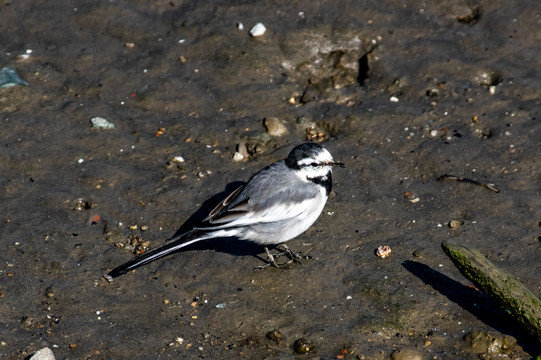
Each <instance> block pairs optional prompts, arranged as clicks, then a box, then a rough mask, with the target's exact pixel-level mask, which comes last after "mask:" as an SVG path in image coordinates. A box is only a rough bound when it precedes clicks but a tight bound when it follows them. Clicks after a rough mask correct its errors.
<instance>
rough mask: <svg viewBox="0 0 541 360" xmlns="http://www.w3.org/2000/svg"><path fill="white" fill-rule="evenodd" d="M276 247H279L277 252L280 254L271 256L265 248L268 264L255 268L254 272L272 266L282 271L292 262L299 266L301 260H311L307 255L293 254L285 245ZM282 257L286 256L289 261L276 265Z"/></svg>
mask: <svg viewBox="0 0 541 360" xmlns="http://www.w3.org/2000/svg"><path fill="white" fill-rule="evenodd" d="M278 247H281V248H280V249H279V250H280V251H281V252H279V253H276V254H274V255H273V254H271V252H270V251H269V249H268V248H267V247H266V246H265V252H266V253H267V257H268V259H269V262H268V263H266V264H265V265H261V266H257V267H255V268H254V270H263V269H265V268H267V267H269V266H274V267H275V268H277V269H284V268H286V265H289V264H291V263H292V262H295V263H297V264H301V261H300V260H301V259H312V257H311V256H309V255H308V253H309V252H308V253H307V254H306V255H301V253H299V252H293V251H291V249H290V248H289V247H288V246H287V245H285V244H280V245H279V246H278ZM282 255H286V256H287V257H288V258H289V260H288V261H286V262H285V263H284V264H281V265H280V264H278V263H277V262H276V259H278V258H279V257H280V256H282Z"/></svg>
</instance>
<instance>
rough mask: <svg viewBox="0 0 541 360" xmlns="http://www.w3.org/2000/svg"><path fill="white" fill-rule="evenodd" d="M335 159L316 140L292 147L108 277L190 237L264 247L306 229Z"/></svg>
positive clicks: (319, 207)
mask: <svg viewBox="0 0 541 360" xmlns="http://www.w3.org/2000/svg"><path fill="white" fill-rule="evenodd" d="M332 166H344V164H343V163H341V162H338V161H334V160H333V158H332V156H331V154H330V153H329V152H328V151H327V150H326V149H325V148H323V147H322V146H321V145H318V144H314V143H305V144H302V145H299V146H296V147H295V148H294V149H293V150H291V152H290V153H289V155H288V157H287V158H286V159H284V160H280V161H277V162H275V163H274V164H271V165H269V166H267V167H265V168H264V169H263V170H261V171H259V172H258V173H256V174H255V175H254V176H252V178H251V179H250V180H249V181H248V182H247V183H246V184H245V185H243V186H241V187H239V188H238V189H236V190H235V191H233V192H232V193H231V194H230V195H229V196H227V198H225V200H223V201H222V202H221V203H220V204H218V206H216V207H215V208H214V210H212V211H211V212H210V213H209V214H208V216H207V217H206V218H205V219H204V220H203V221H202V222H201V223H200V224H198V225H197V226H195V227H194V228H193V230H190V231H188V232H186V233H183V234H180V235H179V236H175V237H173V238H171V239H170V240H169V241H167V242H166V243H164V244H162V245H160V246H158V247H156V248H154V249H152V250H149V251H148V252H145V253H143V254H142V255H140V256H138V257H136V258H134V259H132V260H130V261H128V262H127V263H125V264H122V265H120V266H118V267H117V268H115V269H113V270H111V272H109V273H108V274H107V275H105V277H106V278H107V279H108V280H112V278H114V277H117V276H119V275H122V274H125V273H127V272H128V271H130V270H133V269H135V268H137V267H139V266H142V265H145V264H148V263H149V262H151V261H154V260H156V259H159V258H161V257H163V256H165V255H167V254H170V253H172V252H174V251H177V250H178V249H180V248H182V247H184V246H188V245H190V244H193V243H194V242H197V241H200V240H206V239H212V238H226V237H235V238H238V239H239V240H248V241H252V242H254V243H256V244H259V245H264V246H265V251H266V252H267V255H268V256H269V260H270V261H271V263H272V264H273V265H274V266H278V265H277V264H276V262H275V261H274V259H273V257H272V255H271V254H270V252H269V251H268V249H267V245H278V244H281V243H283V242H285V241H288V240H291V239H293V238H294V237H296V236H298V235H300V234H302V233H303V232H305V231H306V230H307V229H308V228H309V227H310V226H312V224H313V223H314V222H315V221H316V219H317V218H318V217H319V215H320V214H321V211H323V207H324V206H325V203H326V202H327V197H328V196H329V193H330V192H331V186H332V177H331V174H332Z"/></svg>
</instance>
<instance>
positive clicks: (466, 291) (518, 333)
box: [402, 260, 541, 354]
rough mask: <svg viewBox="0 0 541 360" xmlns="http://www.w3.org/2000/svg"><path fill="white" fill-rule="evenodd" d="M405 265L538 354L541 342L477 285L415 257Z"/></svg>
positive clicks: (525, 347) (531, 351)
mask: <svg viewBox="0 0 541 360" xmlns="http://www.w3.org/2000/svg"><path fill="white" fill-rule="evenodd" d="M402 265H403V266H404V267H405V268H406V270H408V271H409V272H411V273H412V274H413V275H415V276H417V277H418V278H419V279H421V280H422V281H423V282H424V283H425V284H427V285H430V286H432V287H433V288H434V289H435V290H436V291H438V292H439V293H440V294H442V295H445V296H446V297H447V298H448V299H449V300H451V301H452V302H454V303H456V304H458V305H459V306H460V307H461V308H463V309H464V310H467V311H468V312H470V313H471V314H473V315H474V316H475V317H477V318H478V319H479V320H481V321H482V322H483V323H485V324H487V325H488V326H490V327H492V328H494V329H496V330H497V331H499V332H500V333H502V334H508V335H511V336H513V337H515V338H516V339H517V342H518V343H519V345H520V346H522V347H523V348H524V350H526V351H527V352H528V353H530V354H536V353H538V352H539V351H541V344H539V343H538V342H537V341H536V340H535V339H534V338H533V337H532V336H530V335H529V334H525V332H524V329H522V328H521V327H520V325H519V324H518V322H517V321H516V320H515V319H514V318H513V317H512V316H511V315H510V314H508V313H507V312H505V311H504V310H502V309H501V308H500V307H499V306H498V305H497V304H495V303H494V302H493V301H492V300H491V299H490V298H489V297H488V296H486V295H485V294H483V293H482V292H480V291H479V290H477V289H476V288H474V287H470V286H466V285H462V284H461V283H459V282H458V281H455V280H453V279H451V278H450V277H448V276H447V275H444V274H442V273H441V272H439V271H436V270H434V269H432V268H431V267H429V266H427V265H425V264H422V263H419V262H416V261H410V260H406V261H404V262H403V263H402Z"/></svg>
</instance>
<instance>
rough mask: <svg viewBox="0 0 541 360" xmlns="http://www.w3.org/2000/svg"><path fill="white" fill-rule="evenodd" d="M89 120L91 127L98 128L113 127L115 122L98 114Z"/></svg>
mask: <svg viewBox="0 0 541 360" xmlns="http://www.w3.org/2000/svg"><path fill="white" fill-rule="evenodd" d="M90 121H91V122H92V127H95V128H100V129H114V128H115V124H113V123H112V122H109V121H107V120H105V119H104V118H102V117H99V116H97V117H94V118H92V119H90Z"/></svg>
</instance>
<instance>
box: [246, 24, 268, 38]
mask: <svg viewBox="0 0 541 360" xmlns="http://www.w3.org/2000/svg"><path fill="white" fill-rule="evenodd" d="M266 31H267V28H266V27H265V25H263V24H262V23H257V24H255V25H254V27H253V28H251V29H250V35H252V37H258V36H263V34H265V32H266Z"/></svg>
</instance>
